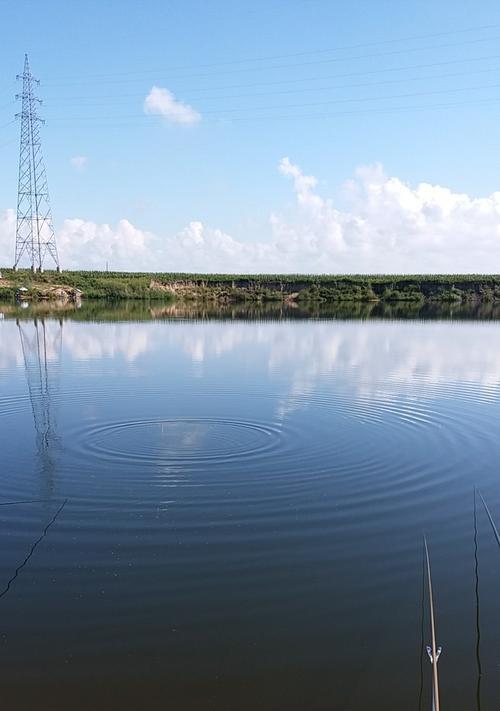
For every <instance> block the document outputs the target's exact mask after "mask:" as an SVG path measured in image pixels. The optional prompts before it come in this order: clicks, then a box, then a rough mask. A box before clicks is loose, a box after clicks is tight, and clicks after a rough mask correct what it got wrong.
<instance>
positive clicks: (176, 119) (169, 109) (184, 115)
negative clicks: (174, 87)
mask: <svg viewBox="0 0 500 711" xmlns="http://www.w3.org/2000/svg"><path fill="white" fill-rule="evenodd" d="M144 112H145V113H146V114H158V115H159V116H163V117H164V118H165V119H167V121H170V122H171V123H182V124H194V123H198V122H199V121H201V114H199V113H198V111H195V110H194V109H193V108H192V107H191V106H189V105H188V104H184V103H183V102H182V101H179V100H177V99H176V98H175V96H174V95H173V94H172V92H171V91H169V90H168V89H162V88H161V87H159V86H153V88H152V89H151V91H150V92H149V94H148V95H147V96H146V98H145V99H144Z"/></svg>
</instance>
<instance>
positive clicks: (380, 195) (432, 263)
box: [0, 158, 500, 273]
mask: <svg viewBox="0 0 500 711" xmlns="http://www.w3.org/2000/svg"><path fill="white" fill-rule="evenodd" d="M279 170H280V172H281V173H282V174H283V176H285V178H287V179H288V180H290V181H291V185H292V189H293V193H294V197H295V200H294V206H293V208H292V210H291V211H288V212H287V213H286V215H284V214H280V213H278V212H276V213H273V214H271V216H270V238H269V239H268V240H261V241H255V242H250V241H243V240H238V239H235V238H234V237H233V236H231V235H229V234H227V233H226V232H224V230H222V229H219V228H214V227H211V226H208V225H205V224H203V223H202V222H200V221H192V222H190V223H188V224H187V225H186V227H185V228H184V229H182V230H181V231H180V232H179V233H178V234H176V235H173V236H163V237H161V236H158V235H155V234H153V233H151V232H147V231H144V230H141V229H140V228H138V227H136V226H135V225H133V224H131V223H130V222H129V221H128V220H120V221H119V222H118V224H116V225H109V224H96V223H93V222H89V221H86V220H83V219H72V220H66V221H65V222H64V223H63V225H62V228H61V229H60V230H59V232H58V235H57V239H58V246H59V252H60V256H61V261H62V264H63V266H65V267H67V268H77V267H78V268H89V267H91V268H103V267H104V265H105V263H106V262H109V265H110V267H111V268H113V269H132V270H133V269H135V270H138V269H140V270H152V271H153V270H154V271H199V272H211V271H215V272H264V273H265V272H268V273H276V272H311V273H325V272H331V273H342V272H344V273H353V272H372V273H373V272H377V273H381V272H385V273H390V272H405V273H415V272H422V273H432V272H434V273H436V272H442V273H454V272H492V271H494V272H497V271H500V268H499V267H500V192H496V193H493V194H492V195H490V196H489V197H484V198H474V197H471V196H469V195H467V194H462V193H454V192H452V191H451V190H449V189H448V188H445V187H442V186H439V185H431V184H429V183H420V184H418V185H416V186H411V185H409V184H407V183H405V182H404V181H402V180H400V179H399V178H396V177H390V176H388V175H386V174H385V172H384V170H383V168H382V167H381V166H380V165H374V166H367V167H362V168H359V169H358V171H357V172H356V174H355V176H354V178H352V179H350V180H348V181H346V182H345V184H344V185H343V188H342V193H343V205H344V206H345V207H343V209H339V208H338V207H336V206H335V204H334V202H333V200H332V199H331V198H328V197H324V196H323V195H321V193H320V191H319V190H318V181H317V179H316V178H315V177H313V176H310V175H306V174H304V173H303V171H302V170H301V169H300V168H299V167H298V166H297V165H295V164H294V163H292V162H291V161H290V160H289V159H288V158H284V159H283V160H282V161H281V163H280V166H279ZM14 233H15V216H14V213H13V211H12V210H9V211H7V212H5V213H4V214H3V215H2V216H0V258H1V260H2V261H1V263H2V264H6V265H8V264H10V263H11V262H12V258H13V257H12V253H13V244H14Z"/></svg>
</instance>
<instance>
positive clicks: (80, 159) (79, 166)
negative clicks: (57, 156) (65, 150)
mask: <svg viewBox="0 0 500 711" xmlns="http://www.w3.org/2000/svg"><path fill="white" fill-rule="evenodd" d="M69 162H70V163H71V165H72V166H73V168H75V169H76V170H84V168H86V167H87V163H88V162H89V159H88V158H87V156H73V157H72V158H70V161H69Z"/></svg>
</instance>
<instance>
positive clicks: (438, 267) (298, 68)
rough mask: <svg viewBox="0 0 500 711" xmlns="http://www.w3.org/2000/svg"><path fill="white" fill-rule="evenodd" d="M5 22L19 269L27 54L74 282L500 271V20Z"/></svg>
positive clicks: (390, 11)
mask: <svg viewBox="0 0 500 711" xmlns="http://www.w3.org/2000/svg"><path fill="white" fill-rule="evenodd" d="M0 19H1V23H0V25H1V27H2V41H1V42H0V168H1V169H0V265H4V266H9V265H11V264H12V262H13V258H14V241H15V207H16V199H17V173H18V151H19V146H18V144H19V130H20V126H19V121H16V120H15V119H14V114H15V113H16V111H19V104H18V102H16V101H15V98H14V97H15V94H16V92H19V91H20V85H19V82H16V74H19V73H21V72H22V68H23V61H24V53H25V52H27V53H28V54H29V58H30V63H31V68H32V72H33V74H34V75H35V76H36V77H37V78H39V79H40V86H39V88H38V92H39V96H40V98H41V99H43V103H42V105H41V106H40V109H39V111H40V115H41V116H42V117H43V118H44V119H45V121H46V123H45V125H44V126H43V127H42V128H41V133H42V141H43V151H44V156H45V163H46V168H47V175H48V180H49V189H50V193H51V201H52V210H53V218H54V225H55V229H56V235H57V242H58V248H59V253H60V258H61V264H62V267H63V268H70V269H77V268H95V269H101V268H105V266H106V263H108V265H109V268H110V269H130V270H134V269H138V270H142V269H147V270H157V271H224V272H280V271H281V272H304V271H307V272H318V273H323V272H332V273H334V272H337V273H339V272H500V169H499V165H500V161H499V160H498V155H497V154H498V152H499V144H500V121H499V120H498V116H499V114H500V49H498V47H499V46H500V43H499V40H500V10H499V8H498V3H494V2H492V1H489V0H488V1H483V2H479V3H478V2H472V1H470V0H465V1H464V2H462V3H456V2H451V1H449V0H440V2H439V3H436V2H429V1H428V0H421V1H419V2H416V1H414V0H407V2H405V3H400V2H396V1H395V0H390V1H389V0H385V1H384V0H380V1H378V2H375V1H374V0H364V1H360V0H353V1H352V2H350V3H337V2H333V1H332V0H330V1H329V0H265V1H264V0H256V1H255V2H251V3H250V2H238V0H232V1H231V2H230V1H229V0H211V2H210V3H207V2H202V1H201V0H183V1H182V2H181V1H180V0H179V1H177V0H170V1H169V2H168V3H165V2H161V1H159V0H158V1H156V0H143V2H140V3H139V2H131V0H121V2H117V1H115V0H108V1H107V2H105V3H102V2H98V1H97V0H88V1H87V2H86V3H83V4H82V3H76V2H68V1H66V2H60V1H59V0H46V2H44V3H37V2H28V1H27V0H18V2H16V3H13V2H11V1H9V0H7V1H6V0H0ZM49 266H50V264H47V267H49Z"/></svg>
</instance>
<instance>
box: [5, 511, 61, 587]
mask: <svg viewBox="0 0 500 711" xmlns="http://www.w3.org/2000/svg"><path fill="white" fill-rule="evenodd" d="M67 502H68V499H64V501H63V502H62V504H61V506H59V508H58V509H57V511H56V512H55V514H54V516H53V517H52V518H51V519H50V521H49V522H48V524H47V525H46V526H45V528H44V529H43V531H42V534H41V535H40V537H39V538H37V540H36V541H35V542H34V543H33V545H32V546H31V550H30V552H29V553H28V555H27V556H26V558H25V559H24V560H23V562H22V563H21V565H19V566H18V567H17V568H16V570H15V572H14V575H13V576H12V577H11V578H10V580H9V581H8V582H7V585H6V586H5V588H4V589H3V590H2V591H1V592H0V598H2V597H4V596H5V595H7V593H8V592H9V590H10V587H11V585H12V583H13V582H14V580H15V579H16V578H17V576H18V575H19V573H20V572H21V570H22V569H23V568H24V566H25V565H26V564H27V563H28V561H29V559H30V558H31V556H32V555H33V553H34V552H35V550H36V547H37V546H38V544H39V543H41V541H43V539H44V538H45V536H46V535H47V533H48V530H49V528H50V527H51V526H52V524H53V523H55V521H56V519H57V517H58V516H59V514H60V513H61V511H62V510H63V508H64V507H65V506H66V504H67Z"/></svg>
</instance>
